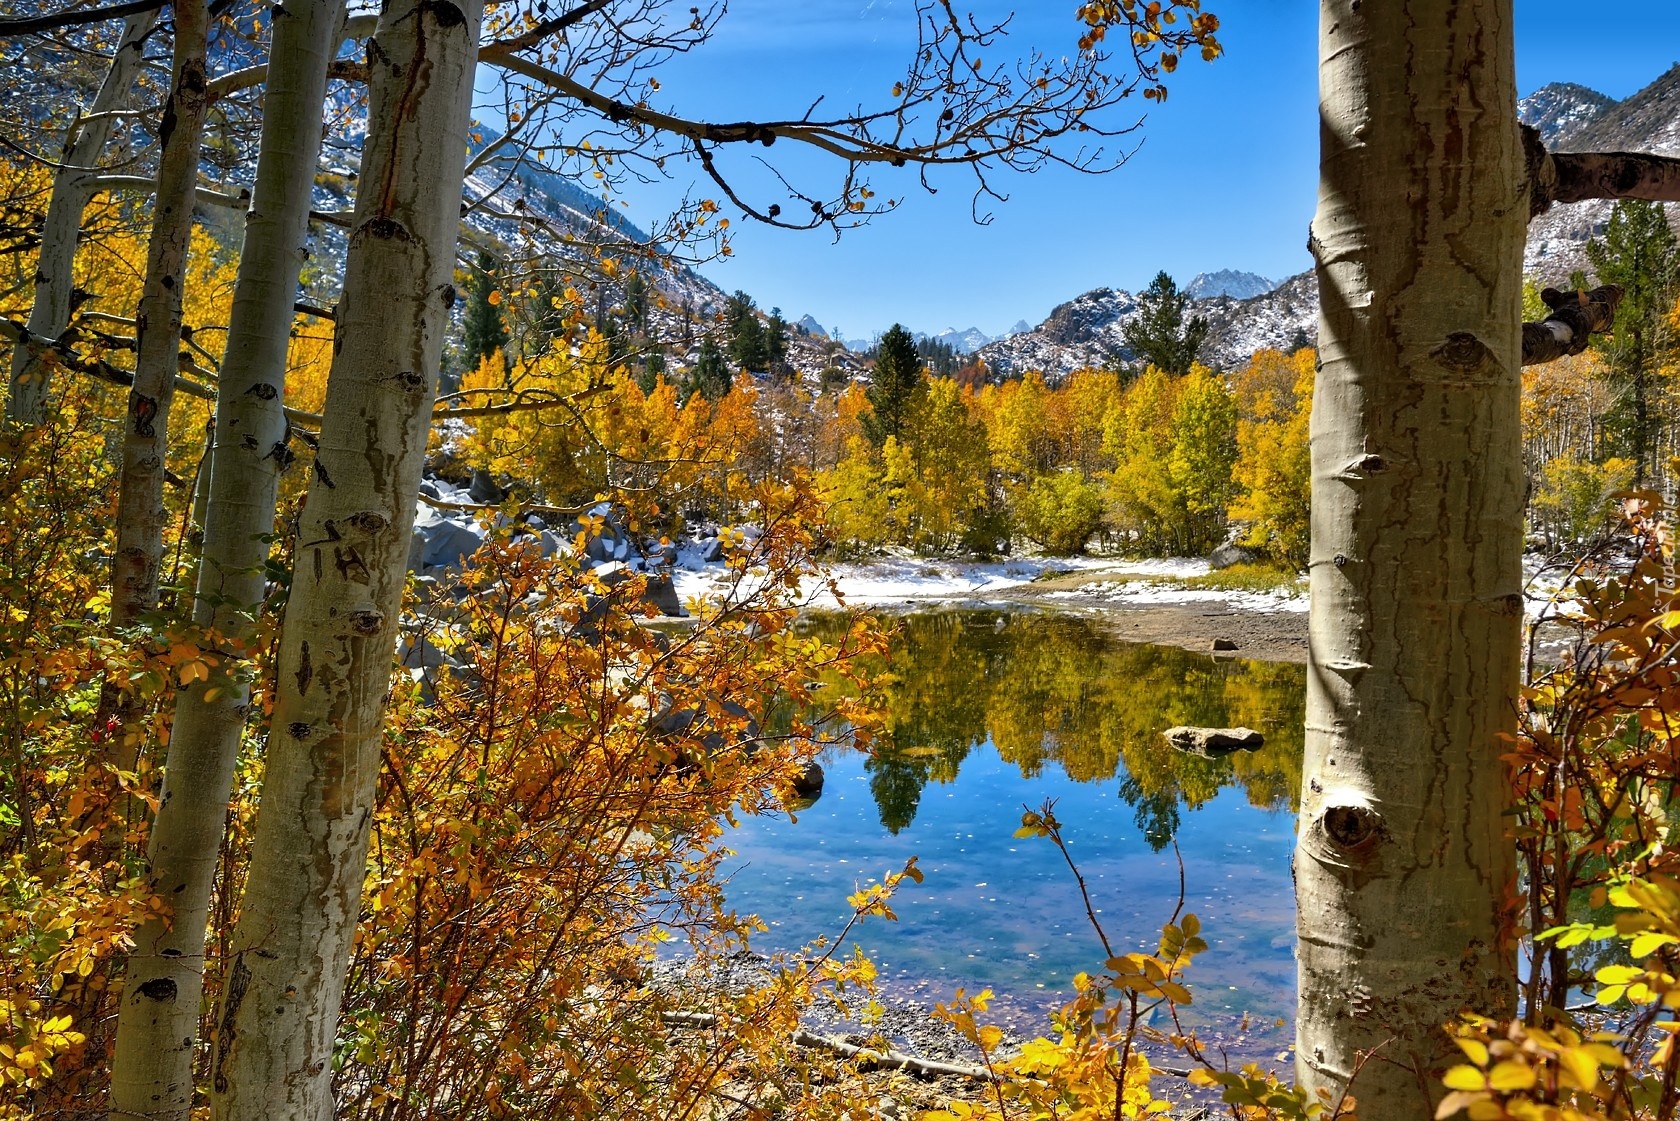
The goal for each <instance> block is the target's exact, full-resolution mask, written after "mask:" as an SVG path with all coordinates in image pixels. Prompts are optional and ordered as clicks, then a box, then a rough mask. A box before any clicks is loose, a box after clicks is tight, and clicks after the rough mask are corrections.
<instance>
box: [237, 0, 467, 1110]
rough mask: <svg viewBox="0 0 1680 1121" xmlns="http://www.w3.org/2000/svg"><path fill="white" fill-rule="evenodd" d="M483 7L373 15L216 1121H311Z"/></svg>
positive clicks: (371, 776)
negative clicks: (354, 182) (352, 186)
mask: <svg viewBox="0 0 1680 1121" xmlns="http://www.w3.org/2000/svg"><path fill="white" fill-rule="evenodd" d="M482 16H483V3H482V0H467V2H465V3H459V4H456V3H450V2H448V0H388V2H387V3H386V5H385V6H384V8H383V10H382V12H381V15H380V20H379V26H378V28H377V30H376V31H375V32H374V37H373V41H372V42H371V43H369V45H368V59H369V63H370V65H369V70H370V85H371V98H370V108H369V112H368V138H367V146H366V150H365V153H364V156H363V160H362V169H361V179H360V183H359V187H358V190H357V197H356V214H355V219H354V222H353V226H352V231H351V235H350V249H349V257H348V260H347V265H346V274H345V282H344V295H343V299H342V301H341V302H340V304H339V308H338V319H337V322H336V324H335V339H334V352H335V353H334V358H333V367H332V373H331V376H330V377H329V379H328V385H327V402H326V411H325V416H326V420H325V423H324V425H323V426H322V431H321V440H320V449H319V452H318V453H317V459H316V468H315V478H314V481H313V483H312V485H311V486H310V489H309V499H308V502H307V505H306V507H305V511H304V514H303V517H302V519H301V521H300V524H299V526H298V545H297V550H296V562H295V568H294V572H293V577H292V586H291V596H290V599H289V601H288V603H287V607H286V618H285V624H284V630H283V634H282V638H281V645H280V661H279V671H278V684H277V689H276V699H275V710H274V715H273V730H272V731H271V733H270V735H269V740H268V754H267V770H266V775H265V778H264V782H263V793H262V803H261V808H260V809H259V811H258V815H257V823H256V835H255V840H254V842H253V846H252V854H251V865H250V870H249V873H248V876H247V883H246V888H245V895H244V898H243V900H242V902H241V908H240V915H239V923H238V926H237V928H236V930H235V932H234V939H233V951H232V954H231V960H230V962H229V967H228V974H227V977H226V980H225V982H224V984H223V989H222V1004H221V1008H220V1009H219V1012H218V1017H217V1035H216V1041H215V1053H214V1058H213V1060H212V1066H211V1077H210V1081H211V1090H212V1103H213V1113H214V1116H215V1117H216V1118H218V1119H219V1121H285V1119H298V1121H322V1119H325V1118H328V1117H330V1116H331V1114H332V1100H331V1078H332V1055H333V1042H334V1036H335V1032H336V1029H337V1024H338V1014H339V1004H340V1001H341V999H342V996H343V990H344V981H345V974H346V970H347V968H348V965H349V959H350V950H351V941H352V938H353V936H354V934H355V928H356V919H357V915H358V913H359V911H360V909H361V888H362V879H363V875H364V871H365V862H366V856H367V843H368V833H369V827H370V822H371V818H372V813H373V794H374V783H375V779H376V777H377V774H378V770H379V740H380V735H381V732H382V730H383V720H384V714H385V695H386V689H387V687H388V686H389V683H390V676H391V670H392V665H393V663H394V661H395V645H396V641H397V615H398V610H399V607H400V602H401V596H402V587H403V580H404V574H405V570H406V568H407V560H408V542H409V537H410V533H411V531H412V529H413V525H414V503H415V496H416V492H417V490H418V487H419V482H420V469H421V466H422V463H423V460H424V456H425V450H426V434H427V429H428V426H429V422H430V416H431V408H432V402H433V399H434V398H435V396H436V379H437V370H438V362H439V358H440V356H441V353H442V347H443V334H444V330H445V328H446V326H447V322H448V307H449V304H450V302H451V300H452V296H453V290H452V288H451V286H450V278H451V275H452V270H453V265H454V257H455V254H454V248H455V234H456V227H457V223H458V221H459V210H460V191H461V178H462V174H463V171H464V168H465V163H466V147H467V140H466V130H467V120H468V110H469V107H470V101H471V96H472V79H473V70H474V65H475V60H476V55H477V48H478V42H477V40H478V31H479V24H480V22H481V19H482Z"/></svg>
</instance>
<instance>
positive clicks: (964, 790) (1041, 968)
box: [726, 620, 1298, 1059]
mask: <svg viewBox="0 0 1680 1121" xmlns="http://www.w3.org/2000/svg"><path fill="white" fill-rule="evenodd" d="M977 621H986V622H989V620H977ZM1041 627H1042V623H1039V624H1037V625H1034V626H1033V627H1032V631H1034V632H1038V633H1042V632H1041V631H1040V628H1041ZM1009 630H1010V631H1011V632H1012V634H1014V635H1015V636H1016V637H1017V640H1019V639H1020V637H1021V633H1022V632H1020V631H1018V630H1017V629H1016V628H1015V627H1010V628H1009ZM992 631H993V628H992V627H991V626H989V625H988V626H985V627H979V626H976V627H973V628H972V629H971V632H970V633H975V634H989V633H992ZM961 640H962V641H966V638H964V639H961ZM1130 649H1131V650H1133V651H1135V649H1136V648H1130ZM1179 658H1186V659H1191V660H1192V661H1193V662H1195V663H1198V664H1199V663H1204V662H1205V663H1207V664H1208V665H1209V666H1212V665H1213V663H1212V662H1211V659H1201V658H1197V657H1196V656H1194V655H1184V654H1183V653H1182V652H1177V651H1175V652H1174V654H1173V656H1172V657H1171V658H1169V659H1168V660H1169V661H1171V662H1177V660H1178V659H1179ZM1105 660H1106V659H1104V658H1103V657H1101V656H1098V657H1095V658H1092V659H1090V660H1089V661H1088V662H1087V663H1086V664H1087V666H1088V668H1089V672H1091V673H1093V674H1101V673H1102V670H1103V663H1104V662H1105ZM1064 664H1065V663H1064ZM994 665H995V663H994ZM1110 668H1112V667H1110ZM1213 672H1214V673H1215V674H1217V673H1218V672H1219V670H1218V669H1215V670H1214V671H1213ZM1189 676H1196V675H1195V674H1191V675H1189ZM1154 683H1155V684H1156V686H1157V687H1158V685H1159V678H1158V677H1157V678H1155V679H1154ZM1297 683H1298V682H1297V680H1291V681H1290V684H1291V685H1297ZM955 684H957V683H953V685H955ZM969 684H970V686H972V683H969ZM1102 684H1103V685H1104V686H1106V685H1109V684H1111V683H1109V682H1104V683H1102ZM1197 687H1198V688H1203V689H1205V688H1206V681H1205V680H1204V681H1201V682H1200V683H1199V685H1198V686H1197ZM968 699H969V700H972V698H968ZM1153 699H1154V700H1155V701H1157V702H1159V701H1161V700H1165V698H1153ZM1098 707H1100V705H1099V706H1098ZM1152 707H1153V706H1152ZM1166 707H1169V708H1170V702H1169V703H1168V705H1167V706H1166ZM1281 708H1282V710H1283V711H1284V712H1290V711H1293V709H1294V705H1292V704H1284V705H1282V706H1281ZM1295 741H1296V743H1298V734H1297V736H1296V737H1295ZM1136 750H1137V748H1136V747H1133V748H1131V749H1130V751H1129V752H1128V754H1130V752H1131V751H1136ZM1158 750H1159V751H1162V752H1170V751H1171V749H1170V748H1169V747H1167V745H1166V744H1165V742H1164V741H1161V742H1160V743H1159V747H1158ZM1268 754H1269V752H1268ZM1186 762H1190V761H1189V760H1186ZM1197 762H1199V761H1197ZM823 763H824V767H825V768H826V770H827V772H828V781H827V785H826V787H825V789H824V792H823V796H822V798H821V799H820V800H819V801H818V802H817V803H816V804H815V805H814V806H812V807H811V808H809V809H807V810H805V811H804V812H802V813H800V814H799V815H798V818H797V821H796V822H789V821H787V820H786V819H775V818H764V819H758V820H753V819H747V820H745V821H743V823H742V826H741V828H739V829H737V830H735V831H733V832H732V833H731V834H730V836H729V838H728V839H727V842H726V843H728V844H729V845H730V846H731V847H732V848H734V849H735V850H737V852H738V853H739V854H740V855H739V857H738V858H737V859H735V860H733V861H731V862H730V864H729V868H728V871H729V872H730V873H732V874H733V877H734V878H733V881H732V883H731V885H730V889H729V897H730V902H731V904H732V905H734V906H735V907H737V908H739V909H741V910H754V911H757V912H759V913H760V914H761V915H763V917H764V918H765V921H766V922H767V923H769V924H770V932H769V934H768V935H763V936H760V938H759V939H758V940H757V942H756V944H755V948H758V949H762V950H769V949H776V948H787V947H795V946H798V945H801V944H803V943H804V942H807V941H809V940H811V939H813V938H816V937H817V936H819V935H823V934H833V933H834V932H836V931H838V930H839V928H840V927H841V925H842V924H843V922H844V920H845V916H846V914H847V911H848V909H847V906H846V902H845V897H846V895H847V894H849V893H850V892H852V891H853V890H855V889H856V888H857V887H858V886H861V885H863V884H867V883H870V882H872V881H876V880H879V878H880V877H881V876H882V875H883V874H885V873H887V872H889V871H894V870H896V869H898V868H900V867H902V866H903V864H904V862H905V860H906V859H908V858H909V857H910V856H911V855H916V856H918V857H919V858H920V866H921V868H922V870H923V871H924V872H925V873H926V877H927V878H926V882H925V883H923V884H920V885H917V884H913V883H909V882H906V883H905V884H904V885H903V887H902V889H901V891H900V893H899V895H898V896H897V897H896V901H895V903H894V909H895V910H896V911H897V912H898V915H899V921H898V922H897V923H885V922H880V921H878V920H872V921H870V922H869V923H867V924H865V925H864V926H863V927H861V928H858V929H855V930H854V932H853V936H852V939H851V940H852V941H855V942H857V943H858V944H860V945H861V946H863V948H864V949H865V950H866V951H867V952H869V954H870V955H871V956H872V957H873V958H874V959H875V962H876V964H877V966H878V967H879V968H880V971H881V975H882V977H883V979H885V980H886V981H888V982H889V990H890V991H891V992H893V993H895V994H900V995H914V996H916V997H917V998H920V999H922V1000H924V1001H926V1002H929V1003H931V1002H932V1001H933V1000H937V999H943V998H945V997H947V996H948V995H949V994H950V993H951V992H952V991H953V990H954V989H955V988H956V987H957V986H959V985H960V986H964V987H966V988H968V989H969V990H970V991H976V990H978V989H980V988H991V989H993V990H994V991H995V992H996V993H997V995H998V1000H997V1002H996V1003H995V1004H994V1006H993V1008H994V1019H996V1020H997V1021H998V1022H1001V1023H1005V1024H1006V1025H1008V1026H1010V1027H1013V1028H1015V1029H1016V1030H1018V1031H1025V1032H1031V1033H1038V1032H1041V1031H1044V1030H1046V1028H1047V1024H1046V1022H1045V1020H1044V1015H1043V1014H1044V1013H1045V1012H1047V1011H1048V1010H1050V1009H1051V1008H1054V1007H1056V1006H1057V1005H1059V1004H1060V1003H1061V1002H1062V1001H1063V1000H1065V999H1066V996H1067V994H1068V992H1069V990H1070V979H1071V978H1072V976H1073V975H1074V974H1075V973H1077V972H1078V971H1080V970H1082V969H1083V970H1089V971H1095V970H1098V969H1100V968H1101V965H1102V957H1103V955H1102V951H1101V946H1100V944H1099V943H1098V941H1097V939H1096V936H1095V934H1094V932H1093V931H1092V930H1091V928H1090V926H1089V923H1088V922H1087V920H1086V918H1085V915H1084V908H1083V905H1082V903H1081V901H1080V899H1079V892H1078V887H1077V885H1076V884H1075V883H1074V881H1073V877H1072V875H1071V874H1070V873H1069V872H1068V870H1067V867H1066V865H1065V864H1064V863H1063V862H1062V860H1061V857H1060V856H1059V854H1057V852H1056V850H1055V848H1054V846H1053V845H1051V843H1050V842H1049V841H1046V840H1040V839H1018V838H1016V837H1014V836H1013V833H1014V830H1015V829H1016V827H1017V826H1018V825H1019V823H1020V814H1021V810H1022V806H1023V804H1025V805H1028V806H1032V807H1034V808H1036V807H1037V806H1039V805H1040V804H1041V803H1043V802H1044V800H1045V799H1047V798H1055V799H1056V800H1057V811H1056V812H1057V816H1058V817H1059V818H1060V819H1061V820H1062V821H1063V823H1064V829H1065V834H1066V836H1067V838H1068V840H1069V842H1070V846H1071V849H1072V852H1073V855H1074V857H1075V859H1076V860H1077V861H1078V862H1079V865H1080V869H1081V871H1082V872H1083V873H1084V874H1085V876H1086V878H1087V881H1088V883H1089V886H1090V890H1091V894H1092V899H1093V903H1094V905H1095V906H1096V907H1097V908H1099V909H1100V912H1101V913H1100V914H1099V916H1098V917H1099V918H1100V919H1101V921H1102V922H1103V924H1104V927H1105V929H1106V930H1107V932H1108V935H1109V938H1110V940H1111V941H1112V942H1113V944H1114V948H1115V950H1116V951H1117V952H1126V951H1129V950H1132V949H1140V950H1153V949H1154V948H1155V945H1156V939H1157V937H1158V936H1159V932H1160V926H1161V923H1162V922H1163V921H1165V920H1166V919H1167V918H1168V917H1169V916H1170V915H1171V912H1172V909H1173V905H1174V902H1175V901H1176V899H1177V897H1178V892H1179V871H1178V862H1177V859H1176V858H1175V857H1174V854H1173V851H1172V849H1171V848H1170V847H1169V848H1166V849H1165V850H1163V851H1159V852H1158V851H1155V850H1154V849H1153V848H1152V846H1151V845H1150V844H1149V843H1148V842H1147V841H1146V839H1145V837H1144V835H1143V833H1142V831H1141V830H1140V827H1139V824H1138V821H1137V818H1138V814H1137V811H1136V808H1135V807H1134V805H1131V804H1128V803H1129V802H1130V801H1131V800H1132V799H1129V798H1127V797H1125V796H1124V794H1123V783H1124V782H1125V779H1126V776H1125V774H1124V773H1123V772H1122V774H1121V775H1120V776H1118V777H1111V778H1106V779H1101V780H1098V781H1092V782H1086V783H1080V782H1074V781H1072V780H1071V779H1069V778H1068V777H1067V776H1066V774H1065V773H1064V771H1063V769H1062V768H1061V767H1059V766H1055V765H1049V766H1043V767H1040V768H1038V773H1037V774H1036V775H1035V776H1034V777H1031V778H1025V777H1023V775H1022V768H1021V767H1020V766H1017V765H1016V764H1014V763H1010V762H1005V761H1004V760H1002V759H1001V758H999V755H998V753H997V751H996V750H995V749H994V747H993V745H992V743H991V741H990V739H989V738H988V739H986V740H985V741H983V742H982V743H981V744H979V745H977V746H975V747H974V748H972V749H971V750H968V751H967V752H966V753H965V754H964V755H963V756H962V757H961V762H960V766H959V767H958V768H957V773H956V777H955V779H954V781H942V778H943V777H944V776H943V775H942V776H941V777H936V778H934V779H933V780H932V781H930V782H928V783H927V785H926V786H925V787H924V788H922V789H921V791H920V796H919V798H917V799H916V800H915V803H914V807H913V809H912V810H911V815H912V816H911V818H910V821H909V823H908V824H907V825H904V826H902V827H901V828H900V830H899V831H898V832H897V833H896V834H895V833H893V832H890V831H889V830H888V829H887V828H885V827H884V826H883V825H882V817H883V807H881V806H878V805H877V802H876V799H875V797H874V796H873V795H872V791H871V783H870V780H871V777H872V775H871V771H870V770H869V769H866V757H865V756H864V755H862V754H861V753H858V752H854V751H849V750H834V751H831V752H829V753H828V756H827V757H826V758H825V759H824V761H823ZM1285 765H1287V764H1285ZM1296 765H1298V759H1297V760H1296ZM1220 766H1224V765H1223V764H1221V765H1220ZM878 769H879V764H877V770H878ZM947 773H948V772H947ZM1218 781H1220V782H1222V783H1227V784H1228V783H1231V782H1232V776H1231V775H1230V774H1228V773H1226V774H1221V775H1220V776H1219V779H1218ZM1166 796H1167V798H1169V799H1171V798H1172V797H1173V792H1172V791H1170V790H1169V791H1167V792H1166ZM1135 797H1136V794H1135V792H1134V793H1133V798H1135ZM1204 797H1205V794H1204ZM899 816H900V817H902V816H903V814H902V811H901V812H900V814H899ZM1178 817H1179V828H1178V840H1179V845H1180V849H1181V851H1182V852H1183V856H1184V869H1185V882H1186V909H1188V910H1191V911H1194V912H1195V913H1196V914H1197V915H1198V916H1200V917H1201V919H1202V923H1203V927H1204V933H1205V936H1206V938H1207V940H1208V943H1209V945H1210V947H1211V948H1210V950H1209V952H1208V953H1207V954H1205V955H1202V956H1201V957H1200V958H1198V959H1197V961H1196V963H1195V965H1193V966H1192V968H1191V971H1190V974H1189V978H1188V980H1189V984H1190V988H1191V990H1192V992H1193V993H1194V995H1195V998H1196V1000H1195V1003H1194V1005H1193V1006H1192V1007H1191V1008H1190V1009H1189V1010H1187V1021H1186V1024H1187V1026H1191V1027H1195V1028H1196V1029H1197V1030H1198V1031H1199V1032H1202V1033H1203V1034H1205V1035H1206V1036H1208V1037H1210V1038H1218V1039H1229V1038H1230V1037H1231V1036H1232V1035H1233V1034H1235V1030H1236V1025H1237V1024H1238V1022H1239V1021H1240V1020H1241V1017H1242V1015H1243V1014H1244V1013H1245V1012H1246V1013H1249V1014H1251V1015H1252V1016H1253V1017H1254V1027H1255V1030H1254V1031H1253V1032H1252V1033H1251V1036H1250V1038H1249V1040H1248V1041H1247V1042H1246V1043H1244V1044H1242V1045H1240V1046H1239V1048H1238V1049H1237V1050H1236V1051H1235V1052H1233V1057H1236V1056H1239V1055H1240V1056H1241V1057H1244V1058H1257V1059H1271V1058H1273V1057H1274V1056H1275V1055H1276V1054H1277V1053H1278V1052H1280V1051H1282V1050H1283V1048H1284V1047H1286V1046H1287V1044H1288V1035H1289V1032H1288V1030H1287V1029H1285V1028H1278V1027H1277V1026H1276V1021H1277V1020H1278V1019H1280V1018H1281V1019H1288V1018H1290V1017H1292V1015H1293V1009H1294V999H1295V998H1294V956H1293V946H1294V904H1293V899H1292V894H1291V886H1290V878H1289V857H1290V850H1291V848H1292V846H1293V830H1294V822H1293V818H1292V817H1291V816H1290V815H1289V814H1288V813H1287V812H1284V811H1272V810H1267V809H1260V808H1256V807H1255V806H1253V805H1251V804H1250V801H1249V797H1248V795H1247V793H1246V792H1245V790H1244V788H1243V786H1242V785H1240V784H1235V785H1225V786H1224V788H1223V789H1221V790H1219V791H1218V793H1216V794H1213V795H1212V797H1211V798H1208V799H1207V800H1206V801H1204V802H1203V803H1202V804H1201V805H1200V806H1199V807H1197V808H1195V809H1188V808H1184V807H1183V806H1180V807H1179V813H1178Z"/></svg>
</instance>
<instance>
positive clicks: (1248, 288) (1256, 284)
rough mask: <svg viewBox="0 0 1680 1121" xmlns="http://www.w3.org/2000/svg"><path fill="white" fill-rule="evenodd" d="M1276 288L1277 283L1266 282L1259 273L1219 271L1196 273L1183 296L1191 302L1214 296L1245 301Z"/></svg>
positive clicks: (1230, 270)
mask: <svg viewBox="0 0 1680 1121" xmlns="http://www.w3.org/2000/svg"><path fill="white" fill-rule="evenodd" d="M1277 286H1278V281H1275V280H1267V279H1266V278H1265V277H1263V276H1261V275H1260V274H1259V273H1252V272H1238V271H1237V270H1236V269H1220V270H1219V271H1218V272H1199V273H1197V274H1196V279H1194V280H1192V281H1191V282H1190V283H1189V284H1187V285H1185V288H1184V294H1185V295H1187V296H1189V297H1190V298H1191V299H1192V300H1208V299H1212V298H1213V297H1215V296H1229V297H1231V298H1232V299H1234V300H1247V299H1252V298H1253V297H1255V296H1263V295H1265V294H1266V293H1267V292H1270V291H1271V290H1272V289H1274V288H1276V287H1277Z"/></svg>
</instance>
